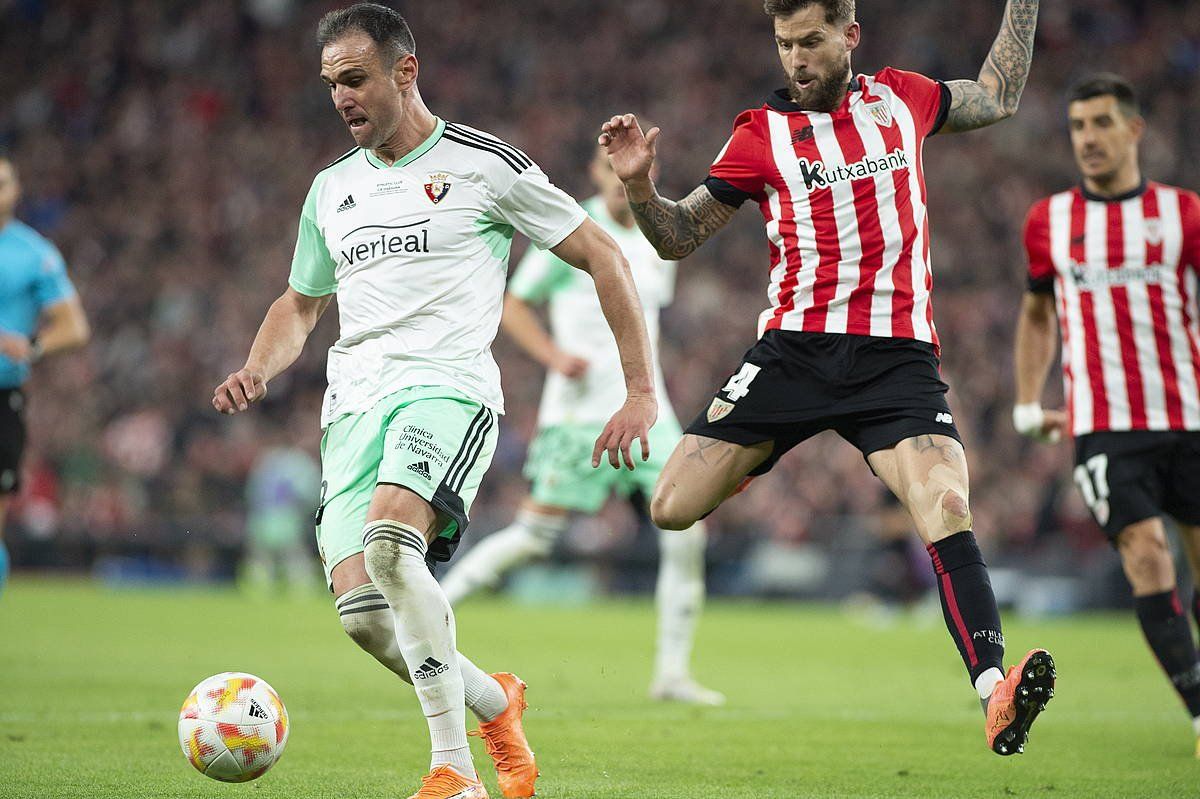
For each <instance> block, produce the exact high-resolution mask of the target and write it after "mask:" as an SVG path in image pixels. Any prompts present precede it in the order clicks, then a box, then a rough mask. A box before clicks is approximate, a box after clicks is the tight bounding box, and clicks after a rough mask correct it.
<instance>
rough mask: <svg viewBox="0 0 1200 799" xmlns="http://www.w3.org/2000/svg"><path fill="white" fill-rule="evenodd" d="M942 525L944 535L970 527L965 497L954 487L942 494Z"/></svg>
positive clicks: (968, 509) (969, 515) (968, 506)
mask: <svg viewBox="0 0 1200 799" xmlns="http://www.w3.org/2000/svg"><path fill="white" fill-rule="evenodd" d="M942 525H943V526H944V528H945V533H946V535H954V534H955V533H961V532H962V531H964V530H970V529H971V508H970V505H968V504H967V498H966V497H964V496H963V495H962V494H960V493H959V492H957V491H955V490H954V489H950V490H949V491H947V492H946V493H945V494H943V495H942Z"/></svg>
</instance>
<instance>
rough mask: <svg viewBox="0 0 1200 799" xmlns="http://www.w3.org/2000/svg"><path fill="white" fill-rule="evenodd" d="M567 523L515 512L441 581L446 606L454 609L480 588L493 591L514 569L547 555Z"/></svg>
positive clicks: (560, 517)
mask: <svg viewBox="0 0 1200 799" xmlns="http://www.w3.org/2000/svg"><path fill="white" fill-rule="evenodd" d="M567 521H568V518H567V516H565V515H552V514H545V513H534V512H533V511H527V510H522V511H520V512H518V513H517V518H516V519H514V520H513V523H512V524H510V525H509V526H508V527H505V528H504V529H503V530H499V531H497V532H495V533H492V534H491V535H489V536H487V537H486V538H484V539H482V540H481V541H480V542H479V543H478V544H476V545H475V546H473V547H471V548H470V549H468V550H467V552H466V554H464V555H463V556H462V558H461V559H460V560H459V561H458V564H457V565H456V566H455V567H454V568H453V569H451V570H450V573H449V574H447V575H446V576H445V577H443V578H442V590H443V591H445V592H446V597H447V598H448V599H449V600H450V604H451V605H457V604H458V603H459V602H461V601H462V600H464V599H466V598H467V597H468V596H470V595H471V594H473V593H475V592H476V591H478V590H480V589H482V588H494V587H495V586H496V585H497V584H498V583H499V582H500V580H501V578H503V577H504V575H506V574H508V573H509V572H510V571H512V570H513V569H515V568H516V567H517V566H520V565H521V564H523V563H527V562H529V561H530V560H533V559H534V558H544V557H546V556H547V555H549V554H550V550H551V549H552V548H553V547H554V542H555V541H557V540H558V537H559V536H560V535H561V534H562V531H563V530H565V529H566V528H567Z"/></svg>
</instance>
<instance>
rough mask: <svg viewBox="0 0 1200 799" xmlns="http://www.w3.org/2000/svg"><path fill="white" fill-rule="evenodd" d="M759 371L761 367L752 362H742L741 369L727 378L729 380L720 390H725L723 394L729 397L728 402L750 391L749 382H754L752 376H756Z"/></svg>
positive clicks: (736, 399)
mask: <svg viewBox="0 0 1200 799" xmlns="http://www.w3.org/2000/svg"><path fill="white" fill-rule="evenodd" d="M760 371H762V369H761V367H758V366H755V365H754V364H752V363H744V364H742V370H741V371H740V372H738V373H737V374H735V375H734V376H733V377H731V378H729V382H728V383H726V384H725V388H723V389H721V390H722V391H724V392H726V394H725V396H726V397H728V398H729V401H730V402H737V401H738V400H740V399H741V398H742V397H744V396H746V395H747V394H749V393H750V384H751V383H753V382H754V378H756V377H758V373H759V372H760Z"/></svg>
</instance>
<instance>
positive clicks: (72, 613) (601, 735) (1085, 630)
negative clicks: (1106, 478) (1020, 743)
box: [0, 578, 1200, 799]
mask: <svg viewBox="0 0 1200 799" xmlns="http://www.w3.org/2000/svg"><path fill="white" fill-rule="evenodd" d="M458 617H459V643H460V645H461V648H462V649H463V651H465V652H466V653H467V654H469V655H470V656H471V657H472V658H474V659H475V660H476V661H477V662H478V663H479V664H480V665H482V666H484V667H485V668H492V669H501V668H503V669H512V670H514V671H516V672H518V673H519V674H521V675H522V676H523V677H524V678H525V679H526V680H527V681H528V682H529V683H530V692H529V701H530V705H531V707H530V712H529V714H528V715H527V716H526V719H527V722H526V727H527V730H528V732H529V736H530V739H531V741H532V742H533V744H534V747H535V749H536V750H537V751H538V755H539V761H540V764H541V768H542V773H543V777H542V780H541V782H540V791H539V796H541V797H544V798H545V799H551V798H557V797H563V798H564V799H575V798H576V797H639V798H640V797H679V798H680V799H682V798H683V797H687V799H697V798H702V797H723V798H724V797H755V799H760V798H765V797H779V798H780V799H783V798H784V797H786V798H787V799H795V798H796V797H922V798H923V799H927V798H931V797H948V798H949V797H953V798H954V799H962V798H963V797H1006V796H1022V797H1030V796H1039V797H1054V798H1055V799H1061V798H1062V797H1089V798H1091V797H1157V796H1163V797H1172V799H1174V798H1175V797H1178V796H1184V795H1194V793H1195V791H1196V788H1195V786H1196V785H1197V784H1198V782H1200V780H1198V779H1197V778H1198V776H1200V763H1197V762H1196V761H1195V760H1194V759H1193V757H1192V736H1191V731H1190V728H1189V725H1188V723H1187V719H1186V717H1185V715H1184V713H1183V712H1182V710H1181V709H1180V707H1179V705H1178V701H1177V700H1176V698H1175V697H1174V695H1173V694H1172V693H1171V692H1170V690H1169V689H1168V686H1167V684H1166V681H1165V679H1164V678H1163V676H1162V674H1161V672H1160V671H1159V670H1158V667H1157V666H1155V665H1154V664H1153V662H1152V660H1151V659H1150V656H1149V654H1148V653H1147V652H1146V651H1145V648H1144V646H1143V644H1142V643H1141V640H1140V636H1139V633H1138V632H1137V629H1136V626H1135V624H1134V622H1133V619H1132V615H1130V616H1129V617H1126V616H1124V615H1118V616H1089V617H1081V618H1072V619H1063V620H1055V621H1043V622H1036V623H1031V622H1022V621H1018V620H1013V619H1010V620H1008V624H1007V629H1006V633H1007V635H1008V639H1009V641H1010V646H1011V652H1010V655H1019V654H1020V653H1021V652H1023V651H1024V650H1025V649H1026V648H1028V647H1029V646H1030V645H1032V644H1035V643H1036V644H1038V645H1041V646H1046V647H1048V648H1050V649H1051V650H1052V651H1053V652H1054V654H1055V656H1056V658H1057V660H1058V669H1059V693H1058V696H1057V697H1056V698H1055V701H1054V703H1053V704H1052V705H1051V707H1050V709H1049V710H1048V711H1047V713H1046V714H1045V715H1044V716H1043V717H1042V718H1041V720H1039V722H1038V725H1037V726H1036V727H1035V729H1034V735H1033V740H1032V741H1031V744H1030V746H1029V748H1028V753H1027V754H1025V755H1024V756H1021V757H1011V758H1000V757H997V756H995V755H993V754H991V753H990V752H989V751H988V750H987V748H986V747H985V745H984V743H983V724H982V716H981V714H980V712H979V707H978V703H977V701H976V700H975V699H974V698H973V694H972V691H971V689H970V687H969V686H968V684H967V680H966V679H965V676H964V674H963V673H962V667H961V664H960V663H959V661H958V656H957V654H956V653H955V652H954V649H953V646H952V645H951V643H950V640H949V638H948V637H947V635H946V633H945V631H944V629H943V628H942V626H941V623H940V621H938V622H937V623H936V624H933V625H929V624H926V625H920V624H914V623H912V622H901V623H900V624H898V625H897V626H894V627H892V628H889V629H876V628H873V627H871V626H869V625H866V624H863V623H861V622H854V621H849V620H847V618H846V617H845V616H843V615H842V614H841V613H839V612H837V611H835V610H831V609H828V608H822V607H815V606H799V605H783V604H776V605H759V604H727V603H715V602H714V603H712V604H711V605H710V607H709V609H708V611H707V612H706V614H705V618H704V621H703V625H702V629H701V634H700V640H699V642H698V651H697V664H696V671H697V674H698V676H699V677H701V678H702V679H703V680H704V681H705V682H706V683H708V684H710V685H712V686H713V687H716V688H720V689H721V690H724V691H725V692H726V693H727V694H728V696H729V699H730V701H729V704H728V706H726V707H724V708H720V709H693V708H687V707H678V706H661V705H652V704H649V703H648V702H647V701H645V700H644V699H643V696H644V692H645V688H646V684H647V681H648V679H649V670H650V658H651V641H652V639H653V615H652V609H651V607H650V605H649V604H648V603H643V602H637V603H618V602H613V603H603V604H598V605H594V606H589V607H583V608H567V609H563V608H547V607H528V606H520V605H512V604H506V603H501V602H489V601H476V602H474V603H472V604H469V605H466V606H464V607H463V608H462V609H461V611H460V612H459V614H458ZM226 670H242V671H249V672H252V673H255V674H258V675H259V676H261V677H263V678H265V679H267V680H268V681H269V682H271V683H272V685H274V686H275V688H276V689H277V690H278V691H279V692H280V694H281V695H282V697H283V699H284V702H285V703H286V704H287V706H288V709H289V711H290V713H291V719H292V735H291V740H290V742H289V744H288V750H287V753H286V755H285V756H284V758H283V759H282V761H280V763H279V765H277V766H276V767H275V768H274V769H273V770H272V771H271V772H270V773H268V774H267V775H266V776H264V777H263V778H262V779H260V780H258V781H257V782H254V783H250V784H248V785H224V784H221V783H217V782H214V781H211V780H208V779H205V778H204V777H202V776H200V775H199V774H198V773H196V772H195V771H193V770H192V768H191V767H190V766H189V765H188V764H187V762H186V761H185V760H184V758H183V755H182V754H181V753H180V751H179V746H178V743H177V741H176V737H175V721H176V714H177V713H178V708H179V705H180V704H181V703H182V701H183V699H184V697H185V696H186V694H187V692H188V690H189V689H190V688H191V687H192V686H193V685H194V684H195V683H196V682H198V681H199V680H200V679H202V678H203V677H206V676H208V675H210V674H213V673H216V672H220V671H226ZM427 741H428V739H427V737H426V732H425V729H424V725H423V724H422V720H421V715H420V712H419V709H418V706H417V703H416V700H415V698H414V697H413V695H412V693H411V689H409V688H408V687H407V686H405V685H403V684H402V683H400V682H399V681H398V680H396V679H394V678H392V677H390V675H389V674H388V673H386V672H384V671H383V669H381V668H379V667H378V666H377V665H376V664H375V663H374V661H372V660H371V659H370V658H369V657H368V656H367V655H365V654H363V653H361V652H360V651H358V650H357V648H355V647H354V646H353V645H352V644H351V643H350V641H349V639H347V638H345V636H344V634H343V633H342V632H341V629H340V627H339V625H338V623H337V619H336V616H335V615H334V613H333V612H332V608H331V606H330V603H329V602H327V601H324V600H323V599H320V598H312V599H280V600H278V601H273V602H264V601H254V602H252V601H249V600H247V599H245V598H243V597H241V596H239V595H237V594H236V593H233V592H231V591H228V592H227V591H211V592H206V591H191V590H179V589H172V590H160V591H152V590H146V591H142V590H137V591H133V590H130V591H120V592H114V591H109V590H105V589H103V588H100V587H97V586H94V585H92V584H89V583H83V582H64V581H48V580H36V579H29V578H18V579H17V580H15V581H14V582H12V583H10V585H9V589H8V591H7V593H5V594H4V595H3V597H0V797H38V798H39V799H40V798H41V797H47V798H48V797H88V798H89V799H96V798H97V797H120V799H134V797H155V799H160V798H162V797H172V798H174V797H253V799H270V798H272V797H283V798H285V799H306V798H307V797H347V798H348V799H349V798H350V797H353V799H369V798H370V797H381V799H382V797H389V798H394V797H400V798H401V799H403V797H406V796H408V795H409V793H411V792H412V789H414V788H415V785H416V782H417V778H418V777H419V775H420V774H421V773H423V772H424V770H425V767H426V765H427ZM473 745H474V746H478V742H475V743H474V744H473ZM476 755H477V763H478V764H479V765H480V771H481V773H483V774H484V775H485V776H484V780H485V782H486V783H487V784H488V787H489V791H490V792H491V793H492V796H493V797H499V795H500V794H499V791H498V790H496V787H495V780H494V778H493V776H492V772H491V768H490V764H489V763H488V761H487V758H486V755H484V754H483V752H482V750H481V749H477V750H476Z"/></svg>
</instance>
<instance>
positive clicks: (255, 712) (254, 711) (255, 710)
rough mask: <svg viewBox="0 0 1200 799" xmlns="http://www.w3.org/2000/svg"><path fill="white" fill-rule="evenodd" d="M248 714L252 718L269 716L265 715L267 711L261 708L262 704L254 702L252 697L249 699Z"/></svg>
mask: <svg viewBox="0 0 1200 799" xmlns="http://www.w3.org/2000/svg"><path fill="white" fill-rule="evenodd" d="M248 715H249V716H250V718H252V719H265V718H269V716H267V711H265V710H263V709H262V705H260V704H258V702H255V701H254V700H253V699H251V700H250V713H249V714H248Z"/></svg>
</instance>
